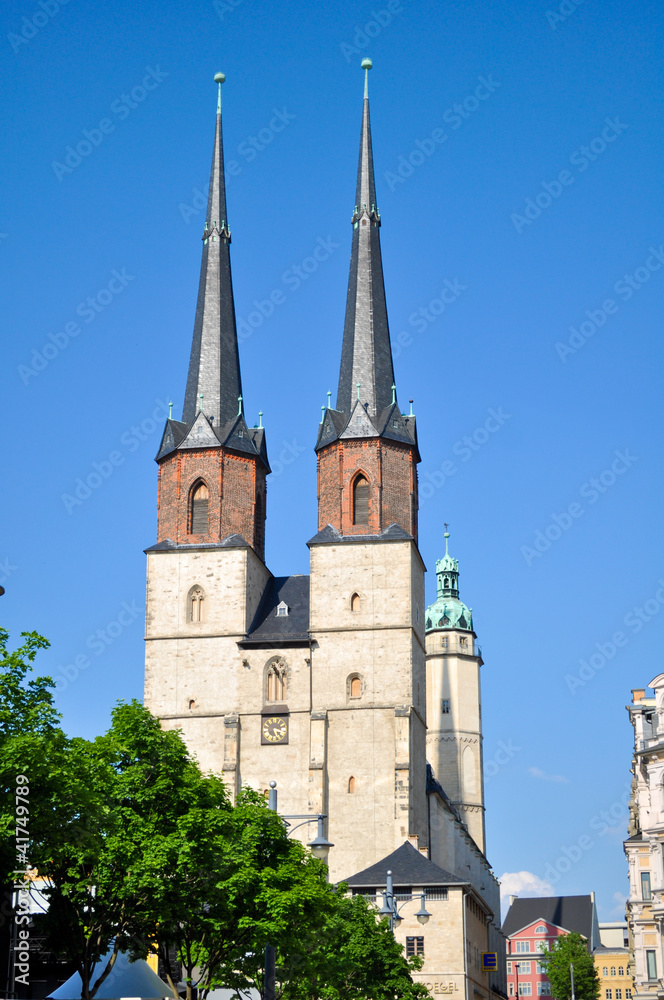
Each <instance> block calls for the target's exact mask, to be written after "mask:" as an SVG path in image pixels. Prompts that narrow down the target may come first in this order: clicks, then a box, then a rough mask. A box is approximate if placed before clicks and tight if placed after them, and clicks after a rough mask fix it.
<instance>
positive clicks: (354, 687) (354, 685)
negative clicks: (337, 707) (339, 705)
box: [346, 674, 362, 698]
mask: <svg viewBox="0 0 664 1000" xmlns="http://www.w3.org/2000/svg"><path fill="white" fill-rule="evenodd" d="M346 694H347V696H348V698H361V697H362V678H361V677H360V675H359V674H350V675H349V677H348V680H347V681H346Z"/></svg>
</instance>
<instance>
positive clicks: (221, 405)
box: [182, 73, 242, 427]
mask: <svg viewBox="0 0 664 1000" xmlns="http://www.w3.org/2000/svg"><path fill="white" fill-rule="evenodd" d="M214 79H215V82H216V83H217V84H218V85H219V91H218V98H217V126H216V130H215V134H214V151H213V154H212V169H211V171H210V192H209V195H208V204H207V215H206V217H205V231H204V232H203V259H202V262H201V277H200V282H199V286H198V303H197V306H196V319H195V321H194V336H193V340H192V345H191V357H190V360H189V374H188V376H187V387H186V390H185V398H184V407H183V411H182V420H183V421H184V423H186V424H192V423H193V421H194V419H195V418H196V414H197V413H198V411H199V409H202V410H203V412H204V414H205V415H206V416H207V417H209V418H211V420H212V422H213V426H215V427H221V426H223V425H224V424H226V423H228V422H229V421H230V420H233V419H235V418H236V417H237V412H238V397H240V396H242V382H241V378H240V360H239V355H238V345H237V330H236V325H235V305H234V302H233V283H232V280H231V259H230V242H231V233H230V229H229V228H228V221H227V219H228V217H227V213H226V185H225V182H224V148H223V138H222V128H221V85H222V83H223V82H224V79H225V77H224V74H223V73H217V74H216V75H215V78H214ZM201 396H202V397H203V399H202V402H201V398H200V397H201Z"/></svg>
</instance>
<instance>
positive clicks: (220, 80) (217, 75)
mask: <svg viewBox="0 0 664 1000" xmlns="http://www.w3.org/2000/svg"><path fill="white" fill-rule="evenodd" d="M225 79H226V74H225V73H215V74H214V82H215V83H223V82H224V80H225Z"/></svg>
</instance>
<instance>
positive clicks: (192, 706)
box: [189, 698, 196, 712]
mask: <svg viewBox="0 0 664 1000" xmlns="http://www.w3.org/2000/svg"><path fill="white" fill-rule="evenodd" d="M195 708H196V702H195V701H194V699H193V698H190V699H189V711H190V712H192V711H193V710H194V709H195Z"/></svg>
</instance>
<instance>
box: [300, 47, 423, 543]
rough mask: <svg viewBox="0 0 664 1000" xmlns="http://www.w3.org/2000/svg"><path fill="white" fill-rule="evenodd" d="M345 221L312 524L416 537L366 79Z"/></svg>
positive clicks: (408, 421)
mask: <svg viewBox="0 0 664 1000" xmlns="http://www.w3.org/2000/svg"><path fill="white" fill-rule="evenodd" d="M365 64H368V65H365ZM370 65H371V64H370V62H369V60H365V62H364V63H363V66H364V68H365V69H368V68H370ZM352 223H353V243H352V250H351V261H350V274H349V277H348V295H347V300H346V319H345V323H344V337H343V347H342V353H341V368H340V372H339V388H338V392H337V408H336V410H333V409H331V408H328V409H327V410H326V411H325V413H324V415H323V420H322V423H321V425H320V428H319V433H318V441H317V444H316V452H317V454H318V530H319V531H323V530H324V529H325V528H326V526H327V525H331V526H332V528H333V529H335V531H336V532H338V533H339V534H340V535H342V536H353V535H380V534H382V533H384V532H385V531H386V530H387V529H388V528H389V527H390V525H395V524H396V525H398V526H399V527H400V528H401V529H402V530H403V531H404V532H405V533H406V534H407V535H409V536H410V537H412V538H414V539H415V540H416V541H417V508H418V501H417V463H418V462H419V460H420V457H419V452H418V448H417V432H416V428H415V417H414V416H412V415H407V414H402V413H401V412H400V409H399V406H398V404H397V397H396V386H395V384H394V368H393V365H392V349H391V346H390V331H389V327H388V322H387V307H386V303H385V287H384V284H383V265H382V261H381V254H380V235H379V229H380V213H379V212H378V208H377V207H376V191H375V182H374V167H373V153H372V148H371V125H370V121H369V96H368V89H367V86H366V84H365V93H364V107H363V114H362V131H361V136H360V160H359V166H358V172H357V188H356V195H355V210H354V212H353V218H352Z"/></svg>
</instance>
